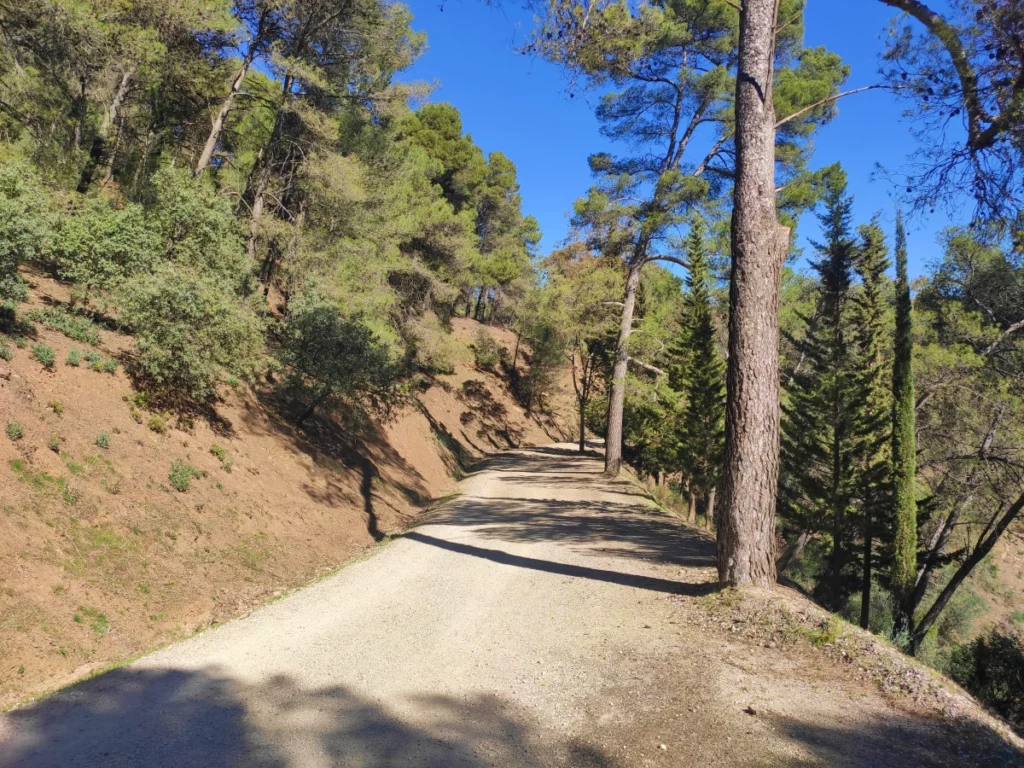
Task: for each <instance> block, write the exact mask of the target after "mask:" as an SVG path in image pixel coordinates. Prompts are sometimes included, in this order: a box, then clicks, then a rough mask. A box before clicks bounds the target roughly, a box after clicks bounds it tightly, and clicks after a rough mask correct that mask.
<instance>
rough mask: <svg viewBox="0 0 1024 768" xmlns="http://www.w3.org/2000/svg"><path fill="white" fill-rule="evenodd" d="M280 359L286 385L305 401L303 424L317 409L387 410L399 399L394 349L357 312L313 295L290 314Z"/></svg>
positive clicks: (301, 420)
mask: <svg viewBox="0 0 1024 768" xmlns="http://www.w3.org/2000/svg"><path fill="white" fill-rule="evenodd" d="M281 360H282V362H283V363H284V364H285V365H286V366H287V379H286V384H287V386H288V387H289V389H290V390H291V391H292V392H294V393H295V394H296V395H297V396H298V397H299V398H300V399H302V400H303V402H304V403H305V410H303V412H302V413H301V414H300V416H299V418H298V420H297V423H298V424H299V425H300V426H301V425H302V424H303V423H305V421H306V420H307V419H308V418H309V417H310V416H312V415H313V413H314V412H316V410H317V409H331V410H334V409H337V408H339V407H343V406H346V405H347V406H349V407H358V408H363V409H368V410H374V411H377V412H383V411H386V410H387V409H388V408H389V407H390V406H391V405H392V404H393V403H394V402H395V401H396V399H397V396H398V394H399V390H398V388H397V384H398V376H399V373H400V371H401V369H400V368H399V366H398V365H397V363H396V362H395V360H394V358H393V353H392V350H391V349H390V348H389V347H388V345H387V344H385V343H383V342H382V341H381V340H380V339H379V338H378V337H377V336H376V334H374V332H373V331H372V330H371V329H370V328H369V327H367V326H366V324H364V323H363V322H362V320H361V318H359V317H344V316H342V315H341V313H339V311H338V309H337V307H335V306H334V305H333V304H330V303H325V302H323V301H320V300H318V298H317V297H310V298H309V299H305V300H303V301H302V302H301V303H299V305H298V306H297V307H296V308H295V311H294V312H292V314H291V315H290V316H289V319H288V323H287V325H286V326H285V343H284V346H283V348H282V351H281Z"/></svg>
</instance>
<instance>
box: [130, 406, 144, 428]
mask: <svg viewBox="0 0 1024 768" xmlns="http://www.w3.org/2000/svg"><path fill="white" fill-rule="evenodd" d="M128 415H129V416H131V417H132V421H134V422H135V423H136V424H141V423H142V414H141V413H139V409H138V408H136V407H135V406H134V405H133V406H132V407H131V408H130V409H129V410H128Z"/></svg>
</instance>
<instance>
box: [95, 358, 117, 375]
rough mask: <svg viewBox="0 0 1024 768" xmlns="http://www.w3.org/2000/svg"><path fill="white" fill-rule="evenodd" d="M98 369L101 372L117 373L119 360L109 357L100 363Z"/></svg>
mask: <svg viewBox="0 0 1024 768" xmlns="http://www.w3.org/2000/svg"><path fill="white" fill-rule="evenodd" d="M96 370H97V371H100V372H101V373H117V360H114V359H113V358H107V359H106V360H104V361H103V362H101V363H100V364H99V367H97V368H96Z"/></svg>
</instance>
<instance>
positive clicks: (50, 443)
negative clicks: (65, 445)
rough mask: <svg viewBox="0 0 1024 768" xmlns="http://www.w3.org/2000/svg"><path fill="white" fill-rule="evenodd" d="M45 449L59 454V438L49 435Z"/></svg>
mask: <svg viewBox="0 0 1024 768" xmlns="http://www.w3.org/2000/svg"><path fill="white" fill-rule="evenodd" d="M46 447H47V448H49V449H50V450H51V451H53V452H54V453H60V438H59V437H57V435H50V437H49V439H48V440H47V441H46Z"/></svg>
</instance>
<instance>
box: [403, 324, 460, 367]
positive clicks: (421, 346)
mask: <svg viewBox="0 0 1024 768" xmlns="http://www.w3.org/2000/svg"><path fill="white" fill-rule="evenodd" d="M408 336H409V339H408V341H409V349H410V352H411V353H412V361H413V364H414V365H415V366H416V368H417V369H419V370H421V371H423V372H425V373H444V374H451V373H454V372H455V361H456V360H457V359H458V356H459V352H460V347H459V345H458V344H457V343H456V342H455V340H454V339H452V336H451V334H450V333H448V331H447V330H445V328H444V326H443V325H442V324H441V321H440V319H439V318H438V317H437V315H435V314H434V313H433V312H427V313H425V314H424V315H423V316H422V317H420V318H418V319H417V320H415V321H414V322H412V323H410V326H409V331H408Z"/></svg>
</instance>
